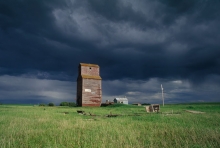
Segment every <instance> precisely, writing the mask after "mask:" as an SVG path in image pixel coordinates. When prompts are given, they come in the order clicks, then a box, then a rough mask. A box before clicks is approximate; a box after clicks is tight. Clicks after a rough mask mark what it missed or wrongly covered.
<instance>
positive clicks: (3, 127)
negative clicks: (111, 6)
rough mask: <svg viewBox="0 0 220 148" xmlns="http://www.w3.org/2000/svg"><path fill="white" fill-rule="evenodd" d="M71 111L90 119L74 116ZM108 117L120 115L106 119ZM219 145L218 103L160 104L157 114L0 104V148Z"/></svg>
mask: <svg viewBox="0 0 220 148" xmlns="http://www.w3.org/2000/svg"><path fill="white" fill-rule="evenodd" d="M77 110H84V111H85V112H86V113H89V112H90V113H91V114H95V115H96V116H89V115H88V114H87V115H80V114H78V113H77ZM184 110H195V111H202V112H205V113H204V114H192V113H188V112H185V111H184ZM64 112H68V114H65V113H64ZM110 113H112V114H117V115H120V116H117V117H111V118H108V117H106V115H107V114H110ZM172 113H173V114H172ZM219 146H220V103H215V104H205V103H203V104H178V105H165V106H164V107H161V111H160V113H146V111H145V108H144V107H138V106H131V105H127V106H126V105H114V106H108V107H99V108H92V107H38V106H23V105H0V147H1V148H4V147H5V148H8V147H22V148H27V147H35V148H36V147H47V148H48V147H51V148H56V147H58V148H62V147H76V148H78V147H89V148H91V147H92V148H96V147H97V148H104V147H106V148H112V147H113V148H121V147H125V148H133V147H135V148H144V147H152V148H157V147H168V148H172V147H175V148H176V147H192V148H197V147H198V148H200V147H219Z"/></svg>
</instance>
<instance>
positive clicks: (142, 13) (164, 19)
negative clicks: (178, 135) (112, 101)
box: [0, 0, 220, 100]
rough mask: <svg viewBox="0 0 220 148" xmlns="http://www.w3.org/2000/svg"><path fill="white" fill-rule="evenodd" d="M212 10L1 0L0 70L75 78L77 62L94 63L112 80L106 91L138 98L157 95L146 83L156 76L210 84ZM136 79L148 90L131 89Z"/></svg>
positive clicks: (214, 70) (219, 4) (114, 1)
mask: <svg viewBox="0 0 220 148" xmlns="http://www.w3.org/2000/svg"><path fill="white" fill-rule="evenodd" d="M219 8H220V1H218V0H212V1H207V0H192V1H184V0H180V1H175V0H155V1H151V0H146V1H133V0H111V1H109V0H88V1H77V0H63V1H59V0H53V1H42V0H32V1H29V0H22V1H20V0H18V1H13V0H9V1H3V0H1V1H0V75H1V77H4V76H5V75H10V76H16V77H17V79H20V78H22V79H23V78H27V79H28V78H31V79H51V80H54V81H56V80H62V81H76V77H77V67H78V64H79V63H80V62H85V63H94V64H98V65H100V69H101V77H102V78H103V80H104V81H105V83H104V85H103V87H104V88H108V85H110V86H112V89H111V90H109V91H105V93H106V96H105V97H107V98H108V97H109V96H111V94H112V93H113V94H115V95H125V94H127V95H129V96H130V97H132V96H133V97H134V98H135V96H136V97H137V96H138V97H139V98H140V99H142V100H144V97H143V96H152V98H159V95H154V94H158V93H159V92H158V90H157V89H158V87H157V88H155V89H153V90H152V91H151V87H150V86H152V85H158V86H160V83H162V82H163V83H167V84H169V83H171V82H172V81H176V80H180V81H183V82H185V81H186V82H188V83H192V85H190V86H188V85H187V86H186V88H187V89H188V88H189V89H191V90H192V88H194V87H195V88H196V86H200V85H201V84H203V83H206V82H207V81H208V82H207V83H208V84H211V82H213V84H215V83H214V82H215V81H219V79H216V78H215V79H214V78H213V79H212V76H216V77H218V76H219V75H220V70H219V69H220V60H219V59H220V43H219V40H220V29H219V26H220V17H219V16H220V10H219ZM154 79H158V82H156V81H155V82H154V83H153V82H152V80H154ZM25 80H26V79H25ZM122 81H123V82H122ZM140 81H144V82H146V85H143V88H144V89H147V90H149V91H148V92H146V93H144V89H140V87H138V84H140V85H141V83H139V82H140ZM148 81H149V83H148ZM164 81H166V82H164ZM150 82H152V83H151V84H150ZM129 84H132V85H133V86H136V85H137V86H136V87H131V86H130V85H129ZM144 84H145V83H144ZM171 84H172V85H171ZM171 84H170V85H171V86H175V85H176V83H171ZM181 84H182V83H181ZM184 84H185V83H184ZM197 84H199V85H197ZM125 85H126V86H125ZM217 87H218V88H219V85H217ZM1 88H4V85H1ZM6 88H8V87H7V86H5V89H6ZM8 89H9V88H8ZM173 89H174V88H172V87H171V88H170V91H171V90H173ZM187 89H183V90H182V91H181V92H178V94H182V95H181V96H182V99H186V98H188V99H192V97H187V95H191V96H193V95H192V94H193V93H192V92H191V91H187ZM119 90H120V91H119ZM157 92H158V93H157ZM196 94H197V93H196ZM112 96H114V95H112ZM184 96H185V97H184ZM195 96H198V95H195ZM50 97H52V96H50ZM167 97H169V96H167ZM169 98H170V99H171V100H172V99H173V98H174V96H170V97H169ZM213 98H216V97H213ZM186 100H187V99H186Z"/></svg>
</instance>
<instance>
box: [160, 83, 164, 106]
mask: <svg viewBox="0 0 220 148" xmlns="http://www.w3.org/2000/svg"><path fill="white" fill-rule="evenodd" d="M161 91H162V100H163V106H164V97H163V86H162V84H161Z"/></svg>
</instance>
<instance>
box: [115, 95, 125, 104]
mask: <svg viewBox="0 0 220 148" xmlns="http://www.w3.org/2000/svg"><path fill="white" fill-rule="evenodd" d="M114 103H121V104H128V99H127V98H126V97H124V98H115V99H114Z"/></svg>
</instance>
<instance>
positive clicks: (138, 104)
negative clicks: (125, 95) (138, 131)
mask: <svg viewBox="0 0 220 148" xmlns="http://www.w3.org/2000/svg"><path fill="white" fill-rule="evenodd" d="M132 105H137V106H141V103H133V104H132Z"/></svg>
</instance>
